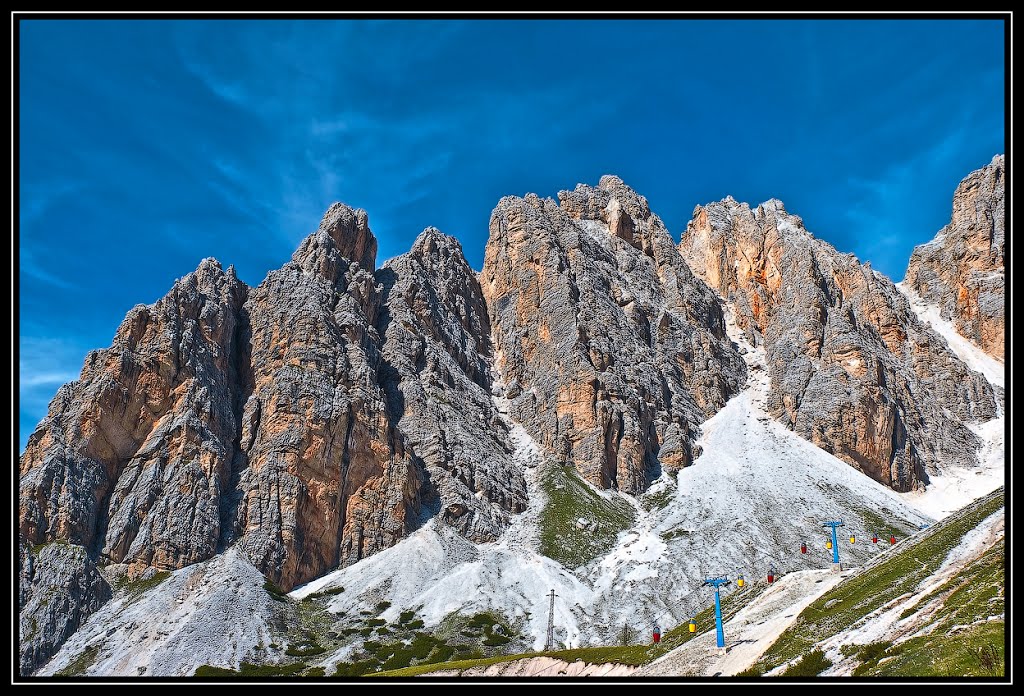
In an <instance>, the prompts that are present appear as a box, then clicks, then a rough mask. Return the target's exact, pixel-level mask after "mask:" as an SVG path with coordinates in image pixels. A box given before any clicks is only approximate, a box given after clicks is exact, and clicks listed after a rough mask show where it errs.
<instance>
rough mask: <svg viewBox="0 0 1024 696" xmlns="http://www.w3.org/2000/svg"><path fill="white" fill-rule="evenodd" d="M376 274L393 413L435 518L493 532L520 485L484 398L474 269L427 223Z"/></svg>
mask: <svg viewBox="0 0 1024 696" xmlns="http://www.w3.org/2000/svg"><path fill="white" fill-rule="evenodd" d="M377 279H378V281H379V282H380V283H381V284H382V287H383V298H384V305H383V307H382V309H381V313H380V315H379V317H378V320H377V324H378V327H379V332H380V334H381V336H382V337H383V339H384V344H383V345H384V348H383V355H382V358H383V359H382V362H381V378H382V383H383V384H384V387H385V390H386V393H387V398H388V406H389V409H390V412H391V417H392V420H393V421H394V422H396V423H397V427H398V429H399V430H400V431H401V432H402V434H403V435H404V437H405V438H406V439H407V441H408V442H409V444H410V445H411V446H412V449H413V450H414V451H415V452H416V455H417V457H419V458H420V459H421V460H422V461H423V463H424V465H425V467H426V472H427V476H428V477H429V489H430V495H431V496H432V498H433V499H434V500H432V501H431V502H432V503H433V502H435V501H436V503H437V506H438V508H439V509H440V512H441V516H442V519H443V520H444V521H445V522H447V523H448V524H450V525H452V526H453V527H455V528H456V529H457V530H458V531H459V532H460V533H461V534H462V535H463V536H465V537H466V538H468V539H471V540H473V541H493V540H495V539H497V537H498V535H499V534H500V533H501V532H502V531H503V530H504V529H505V527H506V526H507V524H508V521H509V516H510V515H511V514H513V513H517V512H521V511H522V510H524V509H525V508H526V484H525V483H524V481H523V473H522V465H521V464H520V463H518V462H516V460H515V459H514V458H513V456H512V447H511V446H510V444H509V441H508V426H507V425H506V424H505V423H504V422H503V420H502V419H501V418H500V417H499V415H498V413H497V412H496V411H495V408H494V406H493V404H492V401H491V391H492V389H493V377H492V374H491V368H490V364H489V362H490V359H491V340H490V331H491V328H490V323H489V320H488V316H487V307H486V306H485V304H484V299H483V294H482V293H481V290H480V284H479V283H478V282H477V278H476V274H475V273H474V272H473V270H472V269H471V268H470V267H469V264H468V263H467V262H466V259H465V257H464V256H463V254H462V247H461V246H460V245H459V243H458V241H456V240H455V239H454V238H452V237H449V236H447V235H444V234H442V233H441V232H439V231H438V230H437V229H435V228H432V227H431V228H427V229H426V230H424V232H423V233H422V234H421V235H420V236H419V237H418V238H417V239H416V242H415V243H414V244H413V246H412V250H411V251H410V252H409V253H407V254H404V255H402V256H399V257H397V258H394V259H391V260H390V261H388V262H387V263H385V264H384V267H383V268H381V269H380V270H379V271H377Z"/></svg>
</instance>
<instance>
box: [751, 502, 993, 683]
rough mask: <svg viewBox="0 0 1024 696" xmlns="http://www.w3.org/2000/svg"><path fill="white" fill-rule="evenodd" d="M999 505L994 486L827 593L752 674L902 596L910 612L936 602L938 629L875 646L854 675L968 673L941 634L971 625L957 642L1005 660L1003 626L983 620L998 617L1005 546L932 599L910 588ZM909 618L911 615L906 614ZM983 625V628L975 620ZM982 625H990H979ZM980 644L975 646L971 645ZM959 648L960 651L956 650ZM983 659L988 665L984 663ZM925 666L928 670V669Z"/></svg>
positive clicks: (803, 651) (785, 660)
mask: <svg viewBox="0 0 1024 696" xmlns="http://www.w3.org/2000/svg"><path fill="white" fill-rule="evenodd" d="M1001 507H1003V490H1002V489H999V490H998V491H995V492H993V493H991V494H989V495H987V496H985V497H983V498H981V499H979V500H977V501H975V502H974V503H971V504H970V505H968V506H966V507H965V508H964V509H963V510H961V511H960V512H957V513H955V514H954V515H952V516H950V517H948V518H946V519H945V520H943V521H942V522H941V523H938V524H936V525H934V526H933V527H931V528H930V529H928V530H927V531H925V532H923V533H921V534H920V535H919V536H917V537H914V538H912V539H908V540H906V541H905V542H904V545H903V546H902V548H898V549H897V550H896V552H895V553H891V554H886V556H884V557H883V558H882V559H880V560H879V561H878V562H876V563H873V564H871V565H869V566H868V567H867V568H865V570H864V571H863V572H861V573H858V574H857V575H855V576H853V577H851V578H849V579H848V580H845V581H844V582H843V583H841V584H840V585H837V586H836V587H834V588H833V589H831V590H829V591H828V592H826V593H825V594H824V595H822V596H821V597H820V598H818V599H817V600H816V601H815V602H813V603H812V604H811V605H810V606H808V607H807V608H806V609H805V610H804V611H803V612H801V614H800V616H799V617H797V620H796V622H795V623H794V624H793V625H792V626H791V627H790V628H789V629H787V630H786V631H785V632H784V633H783V634H782V635H781V636H780V637H779V639H778V640H777V641H776V642H775V643H774V644H773V645H772V646H771V647H770V648H769V649H768V650H767V651H766V652H765V654H764V655H762V657H761V659H760V660H759V661H758V662H757V664H756V665H755V667H754V670H755V671H756V672H767V671H769V670H771V669H774V668H775V667H778V666H780V665H782V664H785V663H788V662H791V661H792V660H794V659H796V658H797V657H799V656H802V655H806V654H807V653H808V652H810V651H811V650H812V649H813V648H814V647H815V646H816V645H818V644H820V643H822V642H823V641H826V640H828V639H829V638H831V637H833V636H835V635H837V634H838V633H840V632H841V631H843V630H844V629H846V628H848V627H850V626H853V625H854V624H855V623H856V622H857V621H859V620H860V619H862V618H864V617H865V616H867V615H868V614H870V613H871V612H873V611H875V610H876V609H879V608H880V607H882V606H884V605H885V604H887V603H889V602H891V601H892V600H894V599H896V598H898V597H901V596H903V595H909V596H908V598H907V612H912V611H913V610H914V609H913V608H914V606H916V605H918V604H920V603H923V602H926V601H933V600H935V599H939V600H941V602H940V604H939V606H940V608H939V609H938V611H937V612H936V614H935V615H933V616H932V617H931V618H930V619H929V620H930V621H932V622H934V623H935V624H936V630H935V631H934V632H933V634H931V635H930V636H923V637H921V638H917V639H912V640H910V641H906V642H904V643H900V644H898V645H897V646H896V647H895V648H891V647H887V646H876V649H875V652H878V653H879V654H877V655H873V656H872V658H871V659H870V660H867V661H866V662H865V663H864V664H863V665H862V667H861V668H860V669H859V671H858V673H865V674H868V673H869V674H879V675H882V674H884V675H927V674H946V673H947V672H952V673H956V674H966V673H969V672H970V670H969V669H966V667H965V665H964V663H965V661H966V660H967V658H961V657H957V658H954V657H953V656H951V655H947V653H949V651H950V650H951V649H952V647H951V646H952V645H955V644H956V643H957V642H958V641H957V640H947V639H945V638H944V637H945V636H946V633H947V632H948V631H949V630H952V629H953V628H954V627H957V626H970V627H971V628H969V629H968V630H967V631H965V633H966V636H961V639H960V642H962V640H964V639H965V638H969V639H970V641H969V642H971V646H972V647H971V649H973V648H974V647H979V649H980V647H983V646H982V644H984V646H987V645H988V643H987V641H989V640H992V641H995V634H996V633H998V634H999V640H998V641H997V642H993V648H991V649H989V648H985V649H986V650H992V649H994V650H995V651H996V653H998V655H1000V656H1001V655H1002V650H1003V646H1002V639H1001V635H1002V633H1001V627H1000V626H996V625H995V624H1000V625H1001V623H1002V622H1001V621H998V620H993V621H991V622H988V618H989V617H991V616H994V615H995V616H998V615H1000V614H1001V613H1002V584H1003V582H1004V579H1005V576H1004V572H1003V566H1002V561H1003V545H1002V543H1001V542H1000V543H998V544H996V545H995V546H993V547H992V548H991V549H989V550H988V551H987V552H986V553H985V554H984V555H983V556H982V557H981V558H978V559H976V560H975V561H974V562H972V563H971V564H969V565H968V566H967V567H965V568H964V569H962V570H961V571H960V572H959V573H958V574H957V575H956V576H955V577H953V578H952V579H950V580H949V581H948V582H947V583H945V584H944V585H943V587H942V588H939V589H938V590H936V592H935V593H933V594H932V595H931V596H929V597H921V598H917V597H914V596H913V594H912V593H913V591H914V590H915V588H917V587H918V586H919V585H920V584H921V583H922V581H924V580H925V579H926V578H927V577H928V576H930V575H932V574H933V573H935V571H936V570H937V569H938V568H939V566H941V565H942V563H943V561H944V560H945V558H946V556H947V555H948V554H949V552H950V551H951V550H952V549H953V548H954V547H956V546H957V545H958V544H959V543H960V542H961V540H962V539H963V538H964V535H966V534H968V533H970V532H971V531H972V530H973V529H974V528H975V527H977V526H978V524H979V523H980V522H981V521H982V520H984V519H985V518H986V517H988V516H990V515H992V514H994V513H996V512H997V511H998V510H999V509H1000V508H1001ZM906 615H909V613H907V614H906ZM976 622H980V623H976ZM984 623H991V624H993V625H991V626H985V627H982V624H984ZM974 642H978V643H979V646H974ZM957 650H958V651H959V648H957ZM982 661H983V662H991V660H989V659H987V658H984V659H982ZM926 663H928V664H930V665H931V666H930V667H929V666H926Z"/></svg>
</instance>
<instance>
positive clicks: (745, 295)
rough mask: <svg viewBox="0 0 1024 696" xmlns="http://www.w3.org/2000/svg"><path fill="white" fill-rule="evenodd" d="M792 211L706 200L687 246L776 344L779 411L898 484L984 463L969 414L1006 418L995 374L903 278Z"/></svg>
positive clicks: (749, 321)
mask: <svg viewBox="0 0 1024 696" xmlns="http://www.w3.org/2000/svg"><path fill="white" fill-rule="evenodd" d="M782 211H783V208H782V207H781V204H779V203H772V204H771V205H767V204H762V205H761V206H758V208H756V209H755V210H754V211H751V210H750V208H749V207H748V206H745V205H742V204H734V202H728V201H722V202H720V203H712V204H708V205H706V206H698V207H697V208H696V210H695V213H696V214H695V215H694V218H693V219H692V220H691V221H690V223H689V225H688V226H687V232H686V234H684V235H683V238H682V242H681V243H680V251H681V253H682V254H683V256H684V257H685V258H686V259H687V261H688V262H689V264H690V266H691V267H692V268H693V269H694V272H695V273H696V274H697V275H698V276H700V277H701V278H703V279H704V280H705V281H707V282H708V284H710V285H711V286H712V287H713V288H715V290H716V291H717V292H718V293H719V295H720V296H721V297H722V298H723V299H725V300H726V301H727V302H728V303H729V304H730V305H731V307H732V309H733V311H734V313H735V316H736V322H737V324H738V325H739V326H740V328H742V329H744V331H745V332H746V334H747V336H748V338H749V339H750V340H751V341H752V342H754V343H755V344H756V345H763V346H764V347H765V350H766V352H767V356H768V364H769V372H770V375H771V378H772V386H773V389H772V393H771V398H770V399H769V402H768V408H769V411H770V412H771V413H772V415H773V416H775V417H777V418H780V419H781V420H782V421H783V423H785V424H787V425H788V426H789V427H791V428H793V429H794V430H796V431H797V432H798V433H800V434H801V435H803V436H804V437H806V438H808V439H809V440H811V442H813V443H814V444H816V445H818V446H819V447H822V448H823V449H825V450H826V451H829V452H831V453H833V454H836V456H838V457H840V458H841V459H845V460H846V461H848V462H850V463H851V464H853V465H854V466H856V467H857V468H859V469H860V470H861V471H863V472H864V473H867V474H868V475H870V476H872V477H874V478H876V479H877V480H879V481H883V482H885V483H887V484H888V485H891V486H893V487H895V488H897V489H898V490H909V489H912V488H914V487H919V486H920V487H923V485H924V482H925V481H927V480H928V476H929V472H931V473H935V472H937V471H938V470H939V469H941V466H942V465H943V464H950V463H952V464H960V465H970V464H972V463H974V462H975V461H976V455H975V451H976V449H977V447H978V442H979V441H978V439H977V437H976V436H975V435H974V433H973V432H971V430H970V429H969V428H967V427H966V426H965V425H964V421H979V420H986V419H988V418H991V417H992V416H994V415H995V413H996V410H997V405H996V400H995V394H994V392H993V390H992V388H991V386H990V385H989V383H988V382H987V381H986V380H985V379H984V377H982V376H981V375H979V374H977V373H974V372H971V371H970V370H969V369H968V368H966V367H965V365H964V364H963V363H962V362H961V361H960V360H959V359H958V358H957V357H956V356H955V355H954V354H953V353H952V352H951V351H950V350H949V349H948V347H947V346H946V345H945V342H944V341H943V340H942V339H941V338H940V337H939V336H938V335H937V334H935V333H934V332H933V331H932V330H931V329H929V328H928V327H926V326H924V325H922V324H921V323H920V322H919V321H918V319H917V317H916V316H915V315H914V313H913V312H912V311H911V310H910V307H909V304H908V303H907V301H906V298H904V297H903V295H902V294H900V292H899V291H898V289H897V288H896V287H895V286H894V285H893V283H892V282H891V281H889V280H888V279H887V278H885V277H884V276H882V275H881V274H879V273H876V272H873V271H871V270H870V269H869V268H867V267H866V266H865V265H862V264H860V263H859V262H858V261H857V260H856V258H855V257H853V256H852V255H850V254H841V253H839V252H838V251H836V250H835V248H834V247H832V246H831V245H830V244H828V243H826V242H824V241H822V240H819V239H816V238H814V237H813V236H812V235H811V234H810V233H809V232H808V231H807V230H806V229H805V228H804V227H803V223H802V221H800V219H799V218H798V217H796V216H794V215H790V214H788V213H784V212H782ZM952 385H955V386H952Z"/></svg>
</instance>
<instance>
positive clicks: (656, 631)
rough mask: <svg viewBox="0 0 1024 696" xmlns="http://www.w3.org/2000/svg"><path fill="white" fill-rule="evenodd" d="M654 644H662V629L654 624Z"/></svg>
mask: <svg viewBox="0 0 1024 696" xmlns="http://www.w3.org/2000/svg"><path fill="white" fill-rule="evenodd" d="M654 642H655V643H660V642H661V629H660V628H658V624H654Z"/></svg>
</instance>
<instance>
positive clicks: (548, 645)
mask: <svg viewBox="0 0 1024 696" xmlns="http://www.w3.org/2000/svg"><path fill="white" fill-rule="evenodd" d="M554 647H555V591H554V590H551V605H550V607H549V608H548V639H547V641H546V642H545V643H544V650H551V649H552V648H554Z"/></svg>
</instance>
